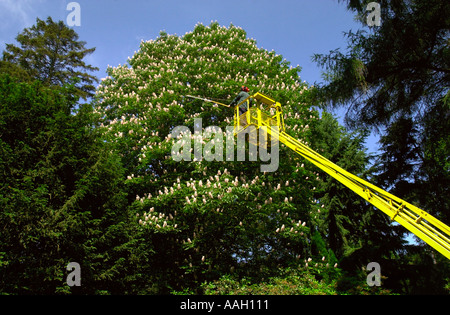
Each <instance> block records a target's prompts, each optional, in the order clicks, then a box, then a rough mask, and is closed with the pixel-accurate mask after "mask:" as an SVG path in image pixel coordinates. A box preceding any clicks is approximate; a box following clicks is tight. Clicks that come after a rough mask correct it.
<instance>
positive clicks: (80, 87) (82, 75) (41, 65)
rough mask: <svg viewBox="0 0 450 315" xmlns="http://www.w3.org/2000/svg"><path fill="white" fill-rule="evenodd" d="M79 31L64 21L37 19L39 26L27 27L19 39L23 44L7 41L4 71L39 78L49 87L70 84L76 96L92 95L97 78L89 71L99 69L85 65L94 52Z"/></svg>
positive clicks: (16, 75) (18, 75) (23, 77)
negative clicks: (82, 38)
mask: <svg viewBox="0 0 450 315" xmlns="http://www.w3.org/2000/svg"><path fill="white" fill-rule="evenodd" d="M78 38H79V37H78V34H77V33H76V32H75V31H74V30H73V29H71V28H69V27H67V26H66V25H65V24H64V22H62V21H59V22H57V23H56V22H54V21H53V20H52V18H51V17H48V18H47V21H43V20H40V19H39V18H38V19H36V25H33V26H32V27H30V28H26V29H25V30H24V31H23V32H22V33H20V34H19V35H18V36H17V37H16V40H17V42H18V43H19V44H20V46H15V45H14V44H6V50H5V51H4V52H3V61H1V62H0V69H2V72H7V73H10V74H11V75H13V76H14V77H17V78H20V79H22V80H26V81H29V80H33V79H38V80H40V81H41V82H43V83H44V84H45V85H47V86H64V85H65V84H67V83H71V84H73V85H74V87H75V90H74V91H75V96H78V97H83V98H84V99H86V98H87V97H91V96H93V94H94V93H93V92H94V90H95V87H94V85H93V83H94V82H96V81H97V78H96V77H95V76H93V75H92V74H89V73H87V71H89V72H93V71H96V70H98V68H95V67H92V66H91V65H88V64H86V63H85V62H84V61H83V59H84V57H86V56H87V55H89V54H92V53H93V52H94V51H95V48H90V49H87V48H85V44H86V43H85V42H82V41H79V40H78Z"/></svg>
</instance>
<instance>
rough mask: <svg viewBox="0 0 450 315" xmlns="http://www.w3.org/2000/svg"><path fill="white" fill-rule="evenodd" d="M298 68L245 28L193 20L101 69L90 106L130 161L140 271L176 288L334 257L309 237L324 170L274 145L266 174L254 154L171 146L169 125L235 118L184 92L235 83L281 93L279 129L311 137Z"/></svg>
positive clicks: (220, 97)
mask: <svg viewBox="0 0 450 315" xmlns="http://www.w3.org/2000/svg"><path fill="white" fill-rule="evenodd" d="M299 73H300V68H299V67H292V66H290V63H289V62H288V61H286V60H284V59H283V57H282V56H281V55H278V54H276V53H275V52H273V51H267V50H265V49H263V48H260V47H258V46H257V43H256V41H255V40H253V39H249V38H248V37H247V35H246V32H245V31H244V30H243V29H241V28H239V27H235V26H233V25H230V26H229V27H222V26H220V25H219V24H218V23H211V24H210V25H209V26H204V25H202V24H197V25H196V26H195V28H194V30H193V31H192V32H189V33H186V34H185V35H183V36H178V35H168V34H166V33H163V32H161V33H160V36H159V37H158V38H157V39H156V40H149V41H142V42H141V44H140V48H139V50H138V51H137V52H136V53H135V54H134V55H133V56H132V57H130V58H129V59H128V64H126V65H119V66H117V67H109V68H108V76H107V77H106V78H104V79H103V80H102V82H101V85H100V86H99V88H98V90H97V101H96V105H95V113H96V115H97V118H98V124H99V128H100V129H101V131H102V134H103V138H104V141H106V142H109V143H110V144H111V147H112V149H113V150H116V151H117V152H118V153H119V154H120V156H121V157H122V160H123V163H124V166H125V168H126V172H127V174H126V178H125V179H124V180H125V183H126V187H127V189H128V191H129V192H130V194H131V195H132V196H133V200H132V203H131V208H130V211H131V213H132V216H133V220H132V222H133V224H135V226H136V233H138V234H139V237H136V239H139V241H140V242H142V244H145V246H143V247H142V248H143V249H142V250H144V251H145V253H142V254H141V255H142V257H145V259H142V262H141V263H140V265H139V268H140V270H141V273H142V274H143V277H144V278H146V279H147V281H154V282H156V281H159V283H162V282H164V283H165V285H166V286H167V287H171V288H175V289H176V288H178V289H179V288H182V287H184V286H186V285H190V284H195V283H200V282H201V281H204V280H212V279H216V278H218V277H220V276H221V275H224V274H227V273H236V274H239V275H245V276H254V277H265V276H268V275H270V274H272V273H274V272H276V270H278V267H284V266H290V265H293V264H295V265H296V266H303V268H315V267H314V266H319V267H320V266H326V265H330V266H332V265H334V263H335V261H329V258H330V259H331V257H327V253H326V252H325V253H324V252H323V250H322V252H321V253H319V252H318V250H317V248H318V246H315V245H314V240H315V238H313V237H312V234H313V233H314V231H316V230H317V228H318V226H319V225H320V222H321V220H322V218H321V216H322V215H324V213H325V212H326V211H325V210H326V209H322V208H321V205H320V202H318V201H317V200H316V199H315V197H314V194H315V193H317V190H316V187H319V182H320V177H319V176H318V173H317V170H316V169H314V167H312V166H310V165H309V164H308V165H306V164H307V163H305V164H304V161H303V160H302V159H301V157H299V156H297V155H296V154H295V153H294V152H291V151H290V150H289V149H287V148H284V146H283V145H280V158H279V159H280V165H279V168H278V170H277V171H276V172H273V173H268V172H267V173H262V172H261V171H260V167H259V166H260V163H261V162H260V161H248V157H247V160H246V161H243V162H239V161H226V160H225V159H224V161H221V162H219V161H210V162H208V161H206V160H205V159H203V160H200V161H196V160H194V159H191V161H180V162H176V161H174V160H173V159H172V157H171V148H172V146H173V144H174V143H175V141H176V140H177V139H173V138H172V136H171V131H172V129H173V128H174V127H176V126H187V127H188V128H190V129H191V130H192V131H193V129H194V119H195V118H201V119H202V126H203V128H205V127H207V126H212V125H215V126H219V127H220V128H221V129H222V130H224V131H225V130H226V127H227V126H230V125H231V126H232V125H233V110H232V109H230V108H226V107H221V106H217V105H215V104H213V103H205V102H203V101H201V100H192V99H188V98H184V97H183V96H185V95H194V96H199V97H204V98H209V99H213V100H217V101H220V102H221V103H230V102H231V100H232V99H233V98H234V97H235V95H236V94H237V93H238V92H239V90H240V87H241V86H242V85H246V86H248V87H249V89H250V93H251V94H252V93H255V92H261V93H264V94H266V95H269V96H271V97H272V98H274V99H276V100H277V101H279V102H280V103H281V104H282V106H283V107H282V108H283V113H284V115H285V124H286V131H287V132H288V133H289V134H290V135H292V136H294V137H296V138H298V139H301V140H302V141H304V142H305V143H308V142H310V139H309V137H310V134H311V133H310V128H309V126H310V125H311V124H314V122H317V120H318V119H319V115H318V113H317V112H316V111H315V110H312V109H311V103H310V102H309V97H310V87H309V86H308V85H307V84H306V83H305V82H302V81H301V79H300V77H299ZM224 140H225V136H224ZM192 141H193V142H194V140H193V139H192ZM208 141H209V139H202V145H203V146H204V145H205V144H206V143H207V142H208ZM192 155H193V152H192ZM144 248H145V249H144ZM323 256H325V257H324V258H323V259H322V257H323ZM310 257H313V258H314V257H315V259H317V264H313V263H311V261H310ZM307 266H309V267H307ZM319 267H317V268H319ZM324 268H325V267H324Z"/></svg>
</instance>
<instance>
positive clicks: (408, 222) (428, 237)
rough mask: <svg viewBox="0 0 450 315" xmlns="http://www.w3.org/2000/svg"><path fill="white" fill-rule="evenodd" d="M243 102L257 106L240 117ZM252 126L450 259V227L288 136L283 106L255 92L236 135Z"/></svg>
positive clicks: (236, 112) (236, 121)
mask: <svg viewBox="0 0 450 315" xmlns="http://www.w3.org/2000/svg"><path fill="white" fill-rule="evenodd" d="M244 102H247V104H248V106H250V104H251V105H255V106H252V107H249V108H248V110H247V112H245V113H243V114H242V115H239V106H240V105H241V104H243V103H244ZM264 105H265V106H268V107H269V108H275V110H276V113H275V114H274V115H272V116H270V115H267V114H266V113H264V112H262V110H261V109H260V108H259V107H262V106H264ZM251 125H253V126H255V127H256V128H257V129H258V128H263V129H266V130H267V134H268V135H270V136H271V137H273V138H274V139H278V140H279V141H280V142H281V143H284V144H285V145H286V146H287V147H289V148H290V149H291V150H293V151H295V152H296V153H298V154H299V155H301V156H302V157H304V158H305V159H307V160H308V161H310V162H311V163H312V164H314V165H316V166H317V167H318V168H320V169H321V170H322V171H324V172H326V173H327V174H328V175H330V176H332V177H333V178H335V179H336V180H338V181H339V182H340V183H342V184H343V185H345V186H347V187H348V188H349V189H351V190H352V191H354V192H355V193H356V194H358V195H359V196H361V197H362V198H364V199H365V200H366V201H368V202H369V203H371V204H372V205H374V206H375V207H377V208H378V209H380V210H381V211H383V212H384V213H385V214H387V215H388V216H389V217H390V218H391V220H393V221H396V222H398V223H399V224H401V225H402V226H403V227H405V228H406V229H408V230H409V231H410V232H411V233H413V234H414V235H416V236H417V237H419V238H420V239H421V240H423V241H424V242H425V243H427V244H428V245H430V246H431V247H433V248H434V249H436V250H437V251H438V252H440V253H441V254H443V255H444V256H445V257H447V258H448V259H450V227H449V226H447V225H446V224H444V223H442V222H441V221H439V220H438V219H436V218H435V217H433V216H432V215H430V214H429V213H427V212H425V211H423V210H421V209H419V208H418V207H416V206H414V205H412V204H410V203H408V202H406V201H404V200H402V199H400V198H398V197H396V196H394V195H392V194H390V193H388V192H386V191H385V190H383V189H381V188H379V187H377V186H375V185H373V184H371V183H369V182H367V181H365V180H363V179H361V178H359V177H357V176H355V175H353V174H351V173H349V172H347V171H346V170H344V169H342V168H341V167H339V166H337V165H336V164H334V163H333V162H331V161H329V160H328V159H326V158H324V157H323V156H321V155H320V154H318V153H317V152H315V151H313V150H312V149H311V148H309V147H308V146H306V145H304V144H303V143H301V142H300V141H298V140H297V139H294V138H293V137H291V136H290V135H288V134H287V133H286V132H285V129H284V121H283V116H282V111H281V105H280V103H278V102H276V101H275V100H273V99H271V98H270V97H268V96H265V95H263V94H261V93H256V94H254V95H252V96H250V97H249V98H248V99H247V100H244V101H242V102H241V103H239V104H237V105H236V106H235V110H234V127H235V129H234V131H235V134H236V135H237V134H239V133H240V132H242V131H244V130H245V129H247V127H248V126H251ZM261 145H262V144H261Z"/></svg>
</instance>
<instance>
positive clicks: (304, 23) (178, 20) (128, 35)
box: [0, 0, 376, 152]
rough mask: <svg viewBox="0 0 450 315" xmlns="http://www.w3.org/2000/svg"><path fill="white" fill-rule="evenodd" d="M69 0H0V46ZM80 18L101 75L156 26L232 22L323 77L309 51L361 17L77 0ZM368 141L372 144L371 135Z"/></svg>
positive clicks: (220, 1) (217, 3)
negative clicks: (93, 48) (94, 48)
mask: <svg viewBox="0 0 450 315" xmlns="http://www.w3.org/2000/svg"><path fill="white" fill-rule="evenodd" d="M70 2H72V1H70V0H0V21H2V23H0V51H3V50H4V48H5V44H6V43H15V37H16V36H17V34H18V33H20V32H21V31H22V30H23V29H24V28H25V27H30V26H32V25H33V24H35V22H36V18H37V17H39V18H40V19H46V18H47V17H48V16H51V17H52V18H53V19H54V20H62V21H66V19H67V16H68V14H69V13H70V11H67V10H66V8H67V4H68V3H70ZM76 2H78V3H79V5H80V8H81V26H73V27H74V29H75V30H76V31H77V33H78V34H79V35H80V39H81V40H83V41H86V42H87V44H86V47H88V48H91V47H96V51H95V53H94V54H92V55H90V56H89V57H87V59H86V61H87V62H88V63H89V64H92V65H93V66H96V67H98V68H99V69H100V71H98V72H97V73H96V75H97V76H98V77H99V78H102V77H105V76H106V73H105V70H106V68H107V66H108V65H111V66H117V65H119V64H125V63H126V61H127V58H128V57H129V56H130V57H131V56H132V55H133V54H134V52H135V51H137V50H138V49H139V43H140V41H141V40H142V39H144V40H149V39H155V38H156V37H157V36H158V35H159V32H160V31H161V30H164V31H166V32H167V33H169V34H178V35H183V34H185V33H186V32H190V31H192V30H193V28H194V26H195V24H197V23H198V22H202V23H203V24H205V25H209V24H210V23H211V21H217V22H218V23H219V24H220V25H225V26H229V25H230V23H233V24H234V25H236V26H240V27H242V28H243V29H244V30H245V31H246V32H247V35H248V37H251V38H254V39H255V40H256V42H257V45H258V46H259V47H263V48H265V49H267V50H272V49H273V50H274V51H276V52H277V53H278V54H281V55H283V57H284V58H286V59H287V60H288V61H289V62H291V64H292V65H293V66H296V65H300V66H301V67H302V72H301V74H300V76H301V79H302V80H306V82H308V83H310V84H313V83H314V82H320V81H321V69H320V68H319V67H318V66H317V65H316V64H315V63H313V62H312V61H311V57H312V56H313V54H314V53H328V52H329V51H330V50H333V49H336V48H338V47H341V48H345V46H346V42H345V38H344V35H343V33H344V32H347V31H349V30H350V29H352V30H356V29H358V28H361V25H360V24H359V23H357V22H356V21H355V20H354V15H353V13H352V12H349V11H348V10H347V9H346V6H345V4H344V3H342V2H341V3H339V2H338V1H337V0H316V1H313V0H278V1H273V0H226V1H224V0H78V1H76ZM367 145H368V149H369V151H371V152H373V151H374V150H375V149H376V144H375V138H374V137H371V138H370V139H369V141H368V144H367Z"/></svg>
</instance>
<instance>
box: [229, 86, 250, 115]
mask: <svg viewBox="0 0 450 315" xmlns="http://www.w3.org/2000/svg"><path fill="white" fill-rule="evenodd" d="M249 96H250V94H248V93H247V92H244V91H241V92H239V94H238V95H237V96H236V97H235V99H234V100H233V101H232V102H231V104H230V106H231V107H233V106H236V105H237V104H239V103H240V102H242V101H243V100H245V99H246V98H248V97H249ZM248 107H249V104H248V101H247V102H244V103H243V104H241V105H240V106H239V115H242V114H243V113H245V112H247V110H248Z"/></svg>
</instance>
